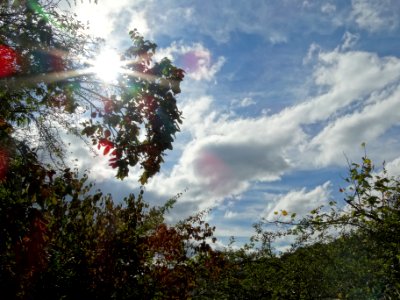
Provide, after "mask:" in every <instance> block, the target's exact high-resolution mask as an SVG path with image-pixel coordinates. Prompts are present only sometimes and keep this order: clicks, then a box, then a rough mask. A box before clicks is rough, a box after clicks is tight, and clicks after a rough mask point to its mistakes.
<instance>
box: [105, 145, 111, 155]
mask: <svg viewBox="0 0 400 300" xmlns="http://www.w3.org/2000/svg"><path fill="white" fill-rule="evenodd" d="M110 150H111V147H110V146H106V147H105V148H104V151H103V154H104V155H107V154H108V152H110Z"/></svg>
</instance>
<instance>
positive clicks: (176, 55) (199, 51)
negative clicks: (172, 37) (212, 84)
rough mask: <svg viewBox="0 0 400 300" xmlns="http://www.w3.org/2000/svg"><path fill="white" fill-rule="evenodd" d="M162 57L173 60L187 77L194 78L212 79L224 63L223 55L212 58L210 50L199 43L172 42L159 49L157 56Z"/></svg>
mask: <svg viewBox="0 0 400 300" xmlns="http://www.w3.org/2000/svg"><path fill="white" fill-rule="evenodd" d="M162 57H168V58H170V59H171V60H173V61H174V62H175V63H176V65H178V66H179V67H181V68H183V69H184V70H185V71H186V73H187V77H189V78H191V79H194V80H206V81H210V80H212V79H214V78H215V75H216V74H217V73H218V72H219V71H220V69H221V68H222V66H223V65H224V63H225V58H224V57H223V56H220V57H218V58H217V59H214V58H213V57H212V53H211V52H210V50H209V49H207V48H205V47H204V46H203V45H202V44H200V43H194V44H192V45H185V44H184V43H183V42H173V43H172V45H171V46H170V47H168V48H164V49H160V50H159V52H158V53H157V58H162Z"/></svg>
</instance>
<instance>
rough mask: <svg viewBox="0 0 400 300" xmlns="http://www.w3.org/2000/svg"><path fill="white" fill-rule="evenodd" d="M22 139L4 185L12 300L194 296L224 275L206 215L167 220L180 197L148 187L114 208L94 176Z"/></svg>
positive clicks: (1, 253) (0, 206) (1, 256)
mask: <svg viewBox="0 0 400 300" xmlns="http://www.w3.org/2000/svg"><path fill="white" fill-rule="evenodd" d="M21 147H22V146H20V145H18V147H16V150H15V151H14V153H10V156H9V157H8V163H9V164H8V169H7V172H6V176H5V179H4V180H3V181H2V182H1V183H0V195H1V201H0V222H1V224H0V225H1V231H0V240H1V241H2V243H1V245H0V286H1V289H2V291H3V295H4V296H5V297H6V298H7V299H43V298H46V299H49V298H50V299H82V298H84V299H132V298H134V299H165V298H174V299H188V298H189V297H190V295H191V294H192V291H193V289H194V288H195V287H196V286H197V274H198V273H199V272H201V273H202V274H203V275H204V276H207V277H209V276H212V274H213V273H215V272H216V271H217V268H214V260H215V259H216V257H217V254H216V253H215V252H214V251H213V250H212V249H211V247H210V245H209V240H214V239H213V231H214V228H212V227H210V226H209V225H208V224H207V223H205V222H204V221H202V215H201V214H200V215H197V216H194V217H190V218H188V219H187V220H184V221H182V222H180V223H178V224H177V225H175V226H172V225H167V224H166V223H165V222H164V214H165V213H166V212H167V211H168V210H169V209H170V208H171V206H172V204H173V203H174V201H175V200H174V199H172V200H170V201H169V202H167V203H166V204H165V205H164V206H162V207H149V205H148V204H146V202H144V200H143V191H141V192H140V193H139V195H138V196H137V197H135V196H134V195H129V196H128V197H127V198H125V199H124V204H122V203H121V204H115V202H114V200H113V199H112V198H111V196H110V195H103V194H102V193H101V192H100V191H95V192H93V191H92V189H93V188H92V184H90V183H88V178H87V177H86V176H84V177H81V178H80V177H78V175H77V173H76V172H73V171H71V170H69V169H66V170H64V171H63V173H61V174H56V173H55V172H54V171H53V170H51V169H49V168H48V167H45V166H43V165H42V164H40V163H39V162H38V160H37V158H36V155H35V153H34V152H27V153H24V155H21V154H22V152H21V151H22V150H20V149H22V148H21Z"/></svg>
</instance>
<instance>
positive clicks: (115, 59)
mask: <svg viewBox="0 0 400 300" xmlns="http://www.w3.org/2000/svg"><path fill="white" fill-rule="evenodd" d="M92 65H93V68H92V72H93V74H95V75H96V76H97V77H98V78H99V79H101V80H102V81H104V82H109V83H111V82H114V81H116V79H117V78H118V76H119V75H120V74H121V73H122V71H123V70H122V66H123V62H122V61H121V57H120V55H119V54H118V53H117V52H116V51H115V50H113V49H104V50H102V51H101V52H100V53H99V54H98V56H97V57H96V59H95V60H94V61H93V62H92Z"/></svg>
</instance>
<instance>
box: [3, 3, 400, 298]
mask: <svg viewBox="0 0 400 300" xmlns="http://www.w3.org/2000/svg"><path fill="white" fill-rule="evenodd" d="M0 17H1V20H0V85H1V89H0V99H1V106H0V288H1V290H2V297H3V298H5V299H334V298H339V299H399V298H400V240H399V239H400V204H399V194H400V181H399V180H398V179H397V178H394V177H390V176H389V174H388V173H387V171H386V170H385V167H383V169H382V170H381V171H380V172H376V171H375V170H374V166H373V164H372V162H371V160H370V159H369V158H368V157H367V156H366V155H365V156H364V157H363V159H362V163H361V164H360V165H359V164H354V163H353V164H351V165H350V166H349V176H348V178H347V179H346V185H347V186H346V187H345V188H343V189H341V191H342V192H343V193H344V202H343V203H342V202H340V203H336V202H333V201H332V202H331V203H330V204H329V207H318V208H316V209H314V210H313V211H311V212H310V213H309V214H308V215H307V216H306V217H304V218H302V219H296V215H295V212H290V213H288V212H287V211H282V213H281V216H280V217H279V218H278V219H276V220H262V221H261V222H259V223H257V224H255V226H254V228H255V235H254V236H253V237H252V239H251V241H250V244H248V245H245V246H244V247H243V248H241V249H239V250H234V249H233V248H232V247H228V248H227V249H222V250H221V249H220V250H216V249H214V248H215V247H214V248H213V247H212V244H213V242H215V237H214V230H215V228H214V227H212V226H210V225H209V224H208V223H205V222H204V221H203V215H204V213H200V214H197V215H195V216H192V217H189V218H188V219H186V220H183V221H181V222H179V223H177V224H175V225H170V224H166V222H165V220H164V215H165V213H166V212H167V211H168V210H170V209H171V208H172V206H173V203H174V202H175V201H176V199H171V200H169V201H167V202H166V204H165V205H164V206H160V207H150V206H149V205H148V204H147V203H146V202H145V201H144V199H143V197H144V193H143V190H142V191H141V192H140V193H139V194H138V195H136V196H134V195H128V196H127V197H126V198H125V199H123V201H118V200H121V199H115V200H114V199H112V197H111V196H110V195H104V194H103V193H102V192H101V191H100V190H95V187H94V186H93V184H91V183H90V180H89V178H88V176H87V175H86V174H83V175H82V174H81V175H79V172H78V170H71V166H68V165H67V164H66V163H65V162H64V161H63V157H64V153H65V149H66V148H65V145H64V144H63V142H62V139H61V137H60V135H59V134H58V131H59V130H66V131H67V132H69V133H72V134H75V135H77V136H80V137H82V139H85V140H86V141H88V144H91V145H92V146H97V147H99V148H100V149H102V150H103V154H104V155H111V158H110V166H111V167H112V168H115V169H116V171H117V174H116V175H117V177H119V178H121V179H122V178H124V177H126V176H127V175H128V172H129V167H132V166H135V165H140V166H141V167H142V170H143V172H142V174H141V177H140V181H141V183H142V184H145V183H146V181H147V179H148V178H149V177H151V176H152V175H154V174H156V173H157V172H158V171H159V168H160V165H161V163H162V161H163V159H162V156H163V154H164V152H165V150H166V149H172V143H173V140H174V134H175V133H176V132H177V131H178V130H179V127H178V124H179V123H180V122H181V114H180V112H179V110H178V109H177V106H176V99H175V96H176V95H177V94H179V93H180V86H179V85H180V82H181V81H182V80H183V71H182V70H181V69H179V68H177V67H175V66H173V65H172V64H171V62H170V61H169V60H167V59H164V60H162V61H160V62H154V61H153V60H152V58H153V55H154V53H155V51H156V45H155V44H154V43H152V42H149V41H145V40H144V39H143V38H142V37H141V36H140V35H139V34H138V33H137V32H136V31H132V32H131V33H130V37H131V39H132V47H130V48H129V49H128V50H127V51H126V52H125V53H124V54H123V55H122V58H123V60H124V61H127V63H126V64H125V66H124V68H125V71H126V72H124V75H121V76H119V78H118V79H117V81H116V82H115V83H113V84H106V83H104V82H101V81H100V80H98V79H96V76H95V75H94V74H92V73H91V71H90V68H91V63H90V61H91V59H93V57H94V56H95V55H96V53H97V52H98V51H99V47H100V46H101V41H99V40H95V39H90V38H89V37H86V36H84V35H83V33H82V29H83V24H81V23H79V22H77V21H75V20H74V19H73V17H72V16H71V15H69V14H67V13H62V12H60V11H59V10H58V9H57V5H56V2H53V1H51V0H49V1H41V2H40V3H39V2H38V1H34V0H31V1H23V2H21V1H3V2H1V4H0ZM17 28H18V29H19V31H17V30H16V29H17ZM17 32H19V34H17ZM141 137H144V138H141ZM43 153H48V154H49V155H50V158H52V162H51V161H49V160H47V161H46V162H45V161H43V160H40V159H38V154H41V155H42V154H43ZM177 197H179V195H178V196H177ZM271 225H279V226H277V227H276V228H274V229H273V230H271ZM282 237H284V238H287V237H294V242H293V244H292V245H291V248H290V249H288V250H286V251H284V252H283V253H278V251H276V250H275V249H274V243H275V242H276V240H277V239H279V238H282Z"/></svg>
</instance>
